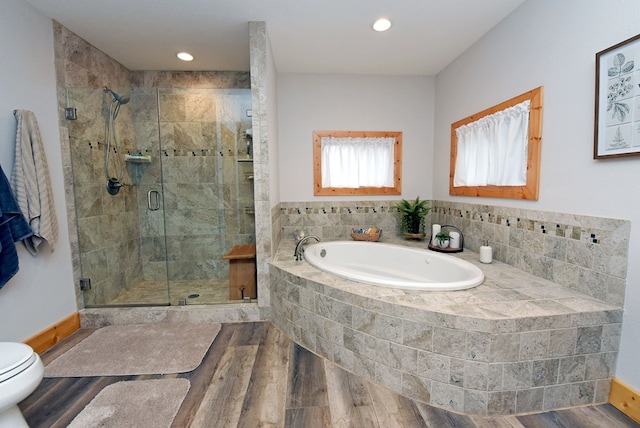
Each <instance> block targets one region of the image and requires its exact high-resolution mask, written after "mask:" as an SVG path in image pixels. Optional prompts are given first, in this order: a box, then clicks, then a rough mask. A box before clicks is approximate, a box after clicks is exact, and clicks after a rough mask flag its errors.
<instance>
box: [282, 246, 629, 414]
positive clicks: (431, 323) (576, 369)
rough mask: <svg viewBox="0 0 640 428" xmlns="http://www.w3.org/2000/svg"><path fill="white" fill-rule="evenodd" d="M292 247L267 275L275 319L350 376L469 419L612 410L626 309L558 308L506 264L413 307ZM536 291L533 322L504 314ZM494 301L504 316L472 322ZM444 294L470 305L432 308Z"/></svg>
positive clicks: (562, 304)
mask: <svg viewBox="0 0 640 428" xmlns="http://www.w3.org/2000/svg"><path fill="white" fill-rule="evenodd" d="M283 247H286V248H283ZM292 248H293V245H288V247H287V245H284V246H281V251H282V254H279V255H278V258H277V259H276V261H275V262H274V265H273V266H272V269H271V303H272V308H271V310H272V312H271V313H272V320H273V322H274V323H275V324H276V325H277V326H278V327H279V328H281V329H282V330H283V331H285V332H286V333H287V334H288V335H289V336H290V337H291V338H292V339H293V340H294V341H296V342H297V343H299V344H300V345H302V346H304V347H305V348H307V349H309V350H311V351H312V352H315V353H317V354H318V355H321V356H323V357H324V358H327V359H329V360H331V361H334V362H335V363H336V364H338V365H340V366H342V367H344V368H345V369H346V370H349V371H351V372H353V373H355V374H357V375H360V376H363V377H364V378H366V379H369V380H371V381H374V382H376V383H379V384H382V385H384V386H386V387H388V388H390V389H392V390H394V391H397V392H399V393H402V394H404V395H406V396H409V397H411V398H414V399H416V400H419V401H423V402H425V403H428V404H431V405H434V406H437V407H442V408H446V409H449V410H453V411H456V412H462V413H466V414H478V415H507V414H515V413H528V412H536V411H543V410H551V409H558V408H563V407H569V406H579V405H585V404H593V403H603V402H606V401H607V397H608V393H609V385H610V380H611V378H612V377H613V375H614V371H615V362H616V358H617V351H618V346H619V339H620V331H621V322H622V310H621V308H616V307H615V306H611V305H608V304H606V303H602V302H598V301H597V300H594V299H592V298H589V297H584V298H581V297H579V296H577V295H575V293H574V292H572V291H570V290H567V291H566V292H565V293H564V294H563V295H564V296H565V297H566V298H567V299H568V300H567V299H565V298H561V299H555V298H554V296H558V294H557V293H554V292H553V289H554V288H555V287H553V286H546V285H545V286H543V288H544V290H543V288H540V286H541V285H542V284H541V283H540V282H541V281H544V280H538V279H536V277H534V276H532V275H530V274H527V273H525V272H522V271H518V270H516V269H514V268H513V267H510V266H508V265H505V264H502V263H499V262H496V263H495V265H494V266H492V267H491V269H490V270H488V271H487V273H486V276H487V278H486V279H485V283H484V284H483V285H481V286H480V287H478V288H476V289H472V290H467V291H463V292H448V293H438V292H424V293H422V294H424V299H425V302H428V303H427V304H426V305H425V304H420V303H418V302H420V301H421V300H420V297H421V296H422V294H421V293H420V292H415V291H411V292H404V291H402V290H395V291H389V290H388V289H386V290H385V289H384V287H382V288H381V287H374V286H368V285H366V284H359V283H355V282H350V281H346V280H341V279H338V278H336V277H332V276H331V275H329V274H324V273H321V272H319V271H317V270H316V269H314V268H313V267H311V266H310V265H308V264H306V263H304V262H295V261H293V260H292V257H291V253H292ZM505 279H510V280H512V281H513V284H511V285H510V284H509V283H510V281H508V280H507V281H505ZM544 282H545V284H547V283H546V281H544ZM548 285H551V284H548ZM496 286H498V287H499V288H503V287H515V289H513V290H507V289H506V288H505V289H503V290H502V294H503V295H504V296H502V297H501V294H500V293H498V294H494V293H491V291H495V287H496ZM520 287H524V288H529V287H532V288H531V289H529V291H526V292H525V290H524V288H520ZM534 289H539V290H540V293H539V295H536V297H533V295H532V296H530V297H527V299H529V300H528V302H527V303H528V305H529V306H528V307H529V308H536V309H535V312H530V311H529V312H527V311H524V312H523V311H518V313H517V314H513V315H511V316H506V317H505V316H502V315H497V314H498V313H499V312H504V313H506V312H508V311H507V310H506V309H505V308H507V307H509V306H511V305H514V304H520V303H523V302H522V301H516V302H510V301H509V299H510V298H513V297H514V296H517V295H520V296H521V295H522V292H525V294H527V293H529V292H531V291H533V290H534ZM519 290H520V291H521V292H518V291H519ZM514 292H515V293H514ZM545 293H546V294H545ZM489 295H493V297H492V298H491V299H494V303H493V304H491V305H490V306H492V307H496V308H497V307H503V310H501V311H496V312H495V314H496V315H494V316H493V317H491V316H487V315H488V314H487V313H484V312H483V311H482V310H478V311H475V313H474V310H473V305H474V302H478V304H480V303H481V302H482V301H483V297H482V296H485V297H487V296H489ZM447 296H454V297H455V296H459V298H460V299H462V300H464V301H466V302H468V304H466V305H464V306H463V307H462V308H460V306H459V305H451V306H448V305H444V304H443V305H436V306H437V307H438V309H426V308H425V306H430V307H433V301H434V300H435V301H442V302H445V301H446V300H447ZM510 296H511V297H510ZM569 296H573V297H569ZM519 298H520V297H518V299H519ZM556 300H557V301H556ZM568 305H571V306H573V307H574V309H571V310H569V309H568ZM480 306H482V305H479V307H480ZM523 307H524V306H523ZM452 310H453V311H458V313H457V314H456V313H451V311H452Z"/></svg>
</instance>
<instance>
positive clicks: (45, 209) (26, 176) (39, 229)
mask: <svg viewBox="0 0 640 428" xmlns="http://www.w3.org/2000/svg"><path fill="white" fill-rule="evenodd" d="M13 115H14V116H15V118H16V121H17V122H18V126H17V132H16V160H15V166H14V168H13V173H12V174H11V190H13V193H14V195H15V198H16V200H17V202H18V206H19V207H20V210H21V211H22V213H23V214H24V216H25V217H26V219H27V221H28V222H29V226H31V229H32V230H33V232H34V235H33V236H31V237H30V238H27V239H25V240H24V241H22V242H23V243H24V245H25V247H26V248H27V251H29V253H31V254H33V255H34V256H35V255H36V254H37V253H38V247H39V246H40V244H42V242H43V241H47V242H48V243H49V248H50V249H51V252H53V250H54V247H55V244H56V241H57V240H58V220H57V218H56V212H55V206H54V203H53V191H52V189H51V178H50V177H49V168H48V166H47V157H46V155H45V152H44V147H43V145H42V138H41V137H40V130H39V128H38V121H37V120H36V115H35V114H34V113H33V112H31V111H29V110H14V111H13Z"/></svg>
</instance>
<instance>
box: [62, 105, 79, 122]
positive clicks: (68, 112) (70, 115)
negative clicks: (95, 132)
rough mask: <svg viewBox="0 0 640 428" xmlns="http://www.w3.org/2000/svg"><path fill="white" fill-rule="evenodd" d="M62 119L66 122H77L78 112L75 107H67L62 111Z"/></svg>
mask: <svg viewBox="0 0 640 428" xmlns="http://www.w3.org/2000/svg"><path fill="white" fill-rule="evenodd" d="M64 118H65V119H67V120H77V119H78V111H77V110H76V108H75V107H67V108H65V109H64Z"/></svg>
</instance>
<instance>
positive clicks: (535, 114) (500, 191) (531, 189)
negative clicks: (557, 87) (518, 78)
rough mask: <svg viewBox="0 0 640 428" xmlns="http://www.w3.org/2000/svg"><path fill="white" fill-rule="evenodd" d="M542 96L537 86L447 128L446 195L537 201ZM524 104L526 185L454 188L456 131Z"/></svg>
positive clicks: (456, 149)
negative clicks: (527, 105) (526, 118)
mask: <svg viewBox="0 0 640 428" xmlns="http://www.w3.org/2000/svg"><path fill="white" fill-rule="evenodd" d="M542 93H543V88H542V86H540V87H538V88H535V89H532V90H530V91H528V92H525V93H524V94H521V95H518V96H517V97H514V98H511V99H510V100H507V101H504V102H502V103H500V104H497V105H495V106H493V107H490V108H488V109H486V110H483V111H481V112H479V113H476V114H474V115H472V116H469V117H466V118H464V119H462V120H459V121H457V122H455V123H452V124H451V159H450V169H449V171H450V172H449V194H450V195H455V196H486V197H493V198H511V199H529V200H538V194H539V188H540V150H541V143H542ZM527 100H529V101H530V102H531V104H530V109H529V145H528V152H527V182H526V184H525V185H524V186H458V187H454V186H453V177H454V176H455V172H456V156H457V154H458V137H457V135H456V129H457V128H459V127H461V126H463V125H467V124H469V123H471V122H475V121H477V120H480V119H482V118H483V117H485V116H488V115H491V114H494V113H497V112H499V111H502V110H504V109H506V108H509V107H513V106H515V105H517V104H520V103H522V102H524V101H527Z"/></svg>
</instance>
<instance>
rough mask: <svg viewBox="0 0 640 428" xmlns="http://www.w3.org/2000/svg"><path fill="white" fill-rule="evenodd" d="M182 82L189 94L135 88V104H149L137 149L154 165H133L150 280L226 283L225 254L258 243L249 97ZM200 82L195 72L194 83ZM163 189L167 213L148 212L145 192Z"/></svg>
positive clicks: (142, 110) (142, 111) (143, 107)
mask: <svg viewBox="0 0 640 428" xmlns="http://www.w3.org/2000/svg"><path fill="white" fill-rule="evenodd" d="M182 77H183V79H182V81H181V85H182V86H185V87H186V88H176V87H174V88H171V89H166V88H160V89H158V91H159V92H158V96H156V89H155V88H139V87H135V88H134V89H133V94H134V95H133V98H134V100H137V99H141V100H143V101H142V102H141V103H140V105H139V106H135V110H134V117H135V119H134V123H135V128H136V141H137V142H138V144H137V150H139V151H141V152H142V153H143V154H146V155H151V156H152V159H153V161H152V164H134V166H133V167H134V168H135V169H137V171H138V172H139V175H140V176H139V184H138V185H137V190H138V195H139V197H138V201H139V202H138V211H139V218H140V228H141V239H142V259H143V260H142V262H143V271H144V278H145V279H148V280H149V279H150V280H162V279H164V278H165V277H166V276H167V275H168V277H169V280H170V281H173V280H180V281H184V280H196V279H226V278H227V277H228V271H227V269H228V263H227V262H226V260H224V259H223V258H222V256H223V255H224V254H226V253H227V252H229V250H230V249H231V248H232V247H233V246H234V245H236V244H246V243H252V242H255V226H254V214H253V210H254V209H253V165H252V162H250V160H249V159H248V155H247V139H246V138H245V131H246V130H247V129H248V128H250V127H251V118H250V117H248V116H247V115H246V114H245V110H247V109H248V108H250V106H251V99H250V93H249V90H248V89H234V90H221V89H220V90H219V89H203V88H193V89H192V88H188V86H189V80H188V79H184V76H182ZM140 80H145V79H143V78H142V77H141V79H140ZM147 80H152V79H147ZM162 80H163V81H164V82H165V83H166V79H162ZM201 80H202V79H201V78H198V75H197V73H194V75H193V82H194V83H201ZM236 84H237V83H236ZM196 86H197V85H196ZM156 99H158V100H159V113H160V117H159V121H160V132H159V133H160V141H158V117H157V111H158V107H157V104H156ZM240 113H241V114H240ZM160 147H161V148H162V150H159V148H160ZM160 164H162V172H161V171H160V168H159V165H160ZM161 174H162V175H161ZM161 183H163V185H162V184H161ZM161 189H162V190H163V205H162V207H161V209H160V210H158V211H149V210H148V207H147V197H146V196H147V193H148V192H149V191H150V190H156V191H160V190H161ZM163 221H164V222H165V224H164V225H163ZM163 226H164V227H163ZM165 233H166V237H167V246H166V252H165V240H164V237H165ZM167 270H168V271H167Z"/></svg>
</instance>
